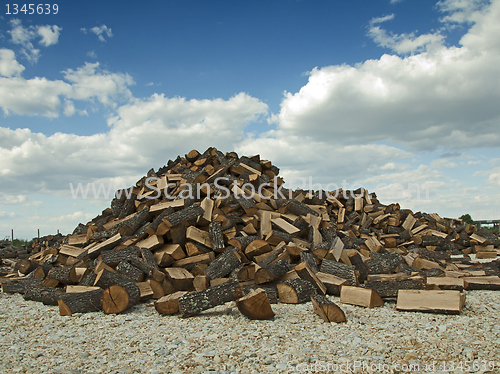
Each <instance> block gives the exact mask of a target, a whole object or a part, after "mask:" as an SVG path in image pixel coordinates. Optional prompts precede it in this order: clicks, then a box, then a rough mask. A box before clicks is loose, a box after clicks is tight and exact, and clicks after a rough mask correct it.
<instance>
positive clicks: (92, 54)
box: [87, 51, 97, 58]
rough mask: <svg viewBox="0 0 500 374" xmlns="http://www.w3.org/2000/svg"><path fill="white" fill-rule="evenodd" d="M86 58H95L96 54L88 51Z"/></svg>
mask: <svg viewBox="0 0 500 374" xmlns="http://www.w3.org/2000/svg"><path fill="white" fill-rule="evenodd" d="M87 56H88V57H91V58H97V54H96V53H95V51H88V52H87Z"/></svg>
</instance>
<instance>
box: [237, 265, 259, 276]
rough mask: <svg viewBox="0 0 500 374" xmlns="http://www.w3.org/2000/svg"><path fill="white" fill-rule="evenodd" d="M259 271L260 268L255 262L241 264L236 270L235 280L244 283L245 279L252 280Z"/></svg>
mask: <svg viewBox="0 0 500 374" xmlns="http://www.w3.org/2000/svg"><path fill="white" fill-rule="evenodd" d="M259 269H260V266H259V265H257V264H256V263H255V262H249V263H247V264H243V265H242V266H240V267H239V268H238V270H237V274H236V279H238V280H239V281H244V280H247V279H254V278H255V273H256V272H257V270H259Z"/></svg>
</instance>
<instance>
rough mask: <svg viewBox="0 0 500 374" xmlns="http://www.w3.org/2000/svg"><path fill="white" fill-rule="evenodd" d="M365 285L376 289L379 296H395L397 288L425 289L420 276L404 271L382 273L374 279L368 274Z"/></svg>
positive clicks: (423, 280)
mask: <svg viewBox="0 0 500 374" xmlns="http://www.w3.org/2000/svg"><path fill="white" fill-rule="evenodd" d="M365 287H366V288H371V289H373V290H375V291H377V293H378V294H379V296H380V297H397V296H398V291H399V290H425V288H426V283H425V278H424V277H422V276H419V275H417V276H413V277H409V276H408V275H407V274H405V273H399V274H394V275H393V274H387V275H386V274H384V275H383V276H380V277H376V278H374V279H373V278H372V276H368V280H367V281H366V282H365Z"/></svg>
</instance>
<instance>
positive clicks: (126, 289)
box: [101, 282, 141, 314]
mask: <svg viewBox="0 0 500 374" xmlns="http://www.w3.org/2000/svg"><path fill="white" fill-rule="evenodd" d="M140 298H141V291H140V289H139V286H138V285H137V284H135V283H133V282H128V283H121V284H120V285H117V284H115V285H113V286H111V287H109V288H107V289H106V290H104V292H103V293H102V296H101V306H102V311H103V312H104V313H106V314H118V313H122V312H124V311H126V310H127V309H129V308H131V307H132V306H134V305H136V304H138V303H139V301H140Z"/></svg>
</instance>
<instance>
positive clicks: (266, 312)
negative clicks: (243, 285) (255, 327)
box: [236, 288, 274, 320]
mask: <svg viewBox="0 0 500 374" xmlns="http://www.w3.org/2000/svg"><path fill="white" fill-rule="evenodd" d="M236 306H237V307H238V310H239V311H240V312H241V314H243V315H244V316H245V317H247V318H249V319H252V320H255V319H257V320H264V319H272V318H273V317H274V312H273V310H272V308H271V304H270V302H269V299H268V297H267V294H266V291H265V290H263V289H262V288H258V289H256V290H252V291H250V293H248V294H247V295H245V296H243V297H241V298H239V299H238V300H236Z"/></svg>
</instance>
